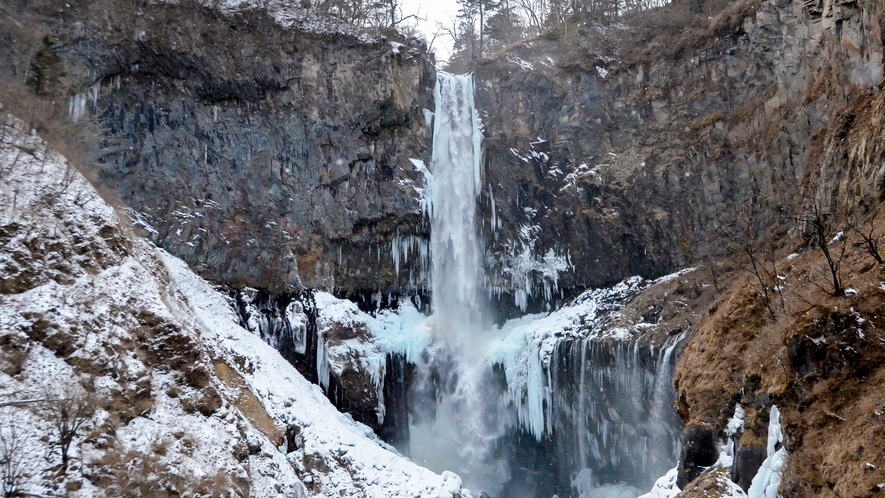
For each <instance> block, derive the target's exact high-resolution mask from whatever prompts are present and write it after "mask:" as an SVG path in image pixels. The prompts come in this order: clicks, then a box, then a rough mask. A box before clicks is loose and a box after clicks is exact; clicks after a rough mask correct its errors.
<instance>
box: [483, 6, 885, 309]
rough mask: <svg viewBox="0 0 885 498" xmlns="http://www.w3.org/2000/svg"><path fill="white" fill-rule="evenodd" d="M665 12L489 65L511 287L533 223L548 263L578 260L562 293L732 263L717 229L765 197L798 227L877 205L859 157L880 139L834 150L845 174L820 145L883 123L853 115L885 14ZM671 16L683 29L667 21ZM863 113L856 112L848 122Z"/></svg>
mask: <svg viewBox="0 0 885 498" xmlns="http://www.w3.org/2000/svg"><path fill="white" fill-rule="evenodd" d="M668 9H669V10H668ZM680 9H681V10H680ZM664 12H666V13H663V12H662V13H653V14H652V13H650V14H649V15H648V16H647V17H641V16H640V17H639V18H628V19H626V20H624V22H623V24H620V25H612V26H584V27H578V28H577V29H578V34H577V35H575V34H572V35H571V36H566V35H565V34H564V33H560V32H551V33H549V34H547V35H545V36H541V37H539V38H536V39H532V40H529V41H526V42H524V43H522V44H520V45H518V46H516V47H513V48H510V49H508V50H505V51H502V52H501V53H500V54H497V55H495V56H493V57H492V58H490V59H487V60H485V61H483V62H481V63H480V64H479V65H478V66H477V67H476V72H477V77H478V79H479V81H480V82H481V88H479V89H478V90H477V106H478V107H479V108H480V109H482V110H483V121H484V124H485V131H486V136H487V139H486V141H485V148H486V152H485V162H484V172H485V181H486V183H487V184H488V188H487V189H485V190H484V197H483V208H484V210H485V215H484V219H485V220H486V221H485V225H484V230H486V233H489V232H492V233H493V236H487V241H488V242H487V245H488V249H489V252H490V254H489V258H490V261H489V265H488V266H489V267H490V268H491V269H492V271H493V273H494V271H498V272H499V273H501V275H502V276H503V278H504V279H505V280H506V279H507V277H508V272H507V271H506V270H505V269H506V268H507V267H508V264H509V263H508V254H509V253H510V252H512V249H511V247H512V246H513V245H516V246H519V245H520V243H521V241H522V240H523V239H525V237H524V236H523V234H522V232H521V227H524V226H538V227H539V229H538V230H537V232H536V234H535V236H534V237H535V239H536V242H534V254H536V255H537V256H538V257H539V258H540V257H542V255H544V254H545V253H547V251H548V250H551V249H553V250H556V251H557V252H560V253H564V254H569V255H570V261H571V263H572V265H573V266H572V267H571V269H570V271H569V272H564V273H563V274H562V275H561V276H560V281H559V282H558V284H559V286H560V287H565V288H569V287H572V286H576V287H578V288H583V287H585V286H599V285H604V284H611V283H613V282H616V281H619V280H621V279H623V278H625V277H627V276H630V275H636V274H638V275H643V276H656V275H661V274H664V273H667V272H668V271H672V270H673V269H675V268H678V267H682V266H686V265H687V264H688V263H690V262H691V261H697V260H698V259H699V258H702V257H706V256H710V255H712V256H717V255H719V256H721V255H722V244H723V241H722V240H721V238H720V236H719V233H718V231H717V228H718V227H720V226H723V225H728V224H729V223H731V222H732V221H733V220H734V217H735V215H736V211H737V210H738V208H740V207H742V206H745V205H746V204H748V203H758V204H763V203H762V200H764V207H763V208H761V209H762V210H764V211H767V212H768V213H769V214H770V216H772V218H773V219H775V220H776V222H777V223H778V224H780V225H782V226H785V227H789V226H790V225H791V218H790V217H791V216H792V215H794V214H795V209H796V208H797V207H798V206H801V205H803V203H807V202H808V201H810V200H812V199H814V198H821V199H823V200H824V201H825V205H826V207H827V208H828V209H829V207H830V202H831V201H833V202H837V201H839V200H838V199H839V197H838V193H843V194H851V195H857V194H862V193H864V192H866V193H876V192H878V189H879V185H880V184H881V183H882V179H881V173H880V172H879V171H878V170H877V169H876V168H875V167H874V166H873V165H874V164H877V163H876V162H875V161H872V162H870V160H869V159H870V158H869V157H867V158H866V159H863V160H861V159H860V156H861V155H864V154H862V153H861V149H859V147H863V145H861V143H865V144H872V141H871V140H872V136H873V135H870V136H869V137H868V138H867V139H866V140H865V141H864V142H861V141H860V140H857V141H856V142H855V145H853V146H852V147H854V149H853V151H854V152H853V153H852V154H853V155H852V156H851V157H852V158H854V159H852V160H851V161H849V162H848V163H843V162H840V160H839V159H838V158H840V157H843V156H841V155H840V151H841V149H839V150H835V149H833V150H832V151H831V152H830V153H829V156H830V157H836V158H837V163H838V164H837V165H824V164H822V162H821V158H823V157H824V155H825V154H823V153H819V150H820V149H817V148H815V147H817V145H816V144H818V143H819V142H820V140H819V139H817V138H815V137H817V136H818V134H820V133H822V131H823V130H825V129H827V127H828V126H830V124H831V122H832V123H833V124H834V125H836V129H838V128H839V125H838V123H839V122H842V123H845V122H846V121H845V120H846V119H848V120H850V119H853V116H854V115H858V116H859V117H858V119H863V120H866V121H872V118H871V116H872V114H871V112H872V111H862V109H869V108H870V106H871V104H861V103H860V102H855V101H856V100H857V99H860V101H862V102H868V101H869V99H870V97H869V96H870V95H871V94H875V92H876V87H877V85H879V84H880V83H881V81H882V53H883V51H882V39H881V29H882V13H881V7H880V6H879V5H877V4H876V3H875V2H859V3H855V2H820V3H818V4H809V3H807V2H801V1H793V2H774V1H766V2H753V1H748V2H737V3H735V4H733V5H731V6H729V7H728V8H727V9H726V10H725V11H723V12H722V13H721V14H719V15H718V16H717V17H715V18H714V19H712V20H711V21H708V20H707V19H706V18H702V17H701V16H697V17H696V18H692V17H691V14H690V13H689V12H688V10H687V7H685V6H684V5H682V4H674V5H672V6H670V7H667V8H666V9H665V11H664ZM670 15H672V16H674V18H678V17H676V16H683V17H682V19H683V20H682V24H680V23H679V22H677V21H674V23H675V25H674V26H671V27H669V28H668V26H667V25H666V23H662V22H661V21H660V19H661V18H662V16H663V17H666V16H670ZM691 19H695V20H696V21H697V22H698V23H699V24H698V25H699V26H700V27H696V26H692V25H691V23H692V22H694V21H691ZM708 22H709V23H710V26H709V28H706V27H704V24H706V23H708ZM657 24H664V26H663V27H660V28H659V27H657ZM677 25H678V26H677ZM571 29H573V30H574V29H575V28H574V27H572V28H571ZM877 99H878V97H877ZM848 103H853V107H854V108H855V109H856V111H852V112H847V111H846V113H843V114H840V109H843V108H844V107H845V106H846V104H848ZM834 119H835V121H833V120H834ZM836 129H834V131H833V132H832V133H831V134H832V135H833V139H832V140H831V142H832V143H834V144H838V143H840V142H839V137H840V136H844V134H843V135H839V133H838V132H837V131H836ZM858 138H860V137H858ZM869 147H870V146H867V148H866V149H865V151H866V153H865V155H866V156H872V157H878V156H877V154H881V152H879V149H878V148H873V149H870V148H869ZM841 152H843V153H844V154H845V156H846V157H847V156H848V155H849V151H848V150H845V151H841ZM852 161H853V162H852ZM824 162H826V161H824ZM830 162H832V161H830ZM864 165H865V166H864ZM842 166H845V167H842ZM849 166H850V167H849ZM809 178H817V179H819V180H820V181H819V182H811V183H810V184H809V182H808V179H809ZM803 180H805V181H803ZM834 196H835V197H834ZM843 197H844V196H843ZM492 198H494V202H492ZM492 206H494V213H493V212H492ZM491 220H495V225H496V227H494V228H496V229H493V230H489V229H488V227H489V223H490V221H491ZM534 276H535V279H536V281H539V280H541V272H535V275H534ZM504 288H505V289H506V288H507V286H506V285H505V286H504ZM539 294H542V293H536V296H537V295H539Z"/></svg>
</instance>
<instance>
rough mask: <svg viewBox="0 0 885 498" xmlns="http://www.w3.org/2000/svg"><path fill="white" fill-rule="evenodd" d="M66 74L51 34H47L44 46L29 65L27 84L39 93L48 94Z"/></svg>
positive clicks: (44, 38)
mask: <svg viewBox="0 0 885 498" xmlns="http://www.w3.org/2000/svg"><path fill="white" fill-rule="evenodd" d="M64 75H65V72H64V70H63V69H62V64H61V59H59V57H58V55H56V53H55V51H54V50H53V43H52V40H51V39H50V38H49V35H46V36H44V37H43V46H41V47H40V50H38V51H37V53H36V54H35V55H34V58H33V59H32V60H31V64H30V65H29V66H28V77H27V79H26V80H25V84H26V85H28V86H29V87H31V89H32V90H34V93H36V94H37V95H48V94H50V93H51V92H52V90H53V89H54V88H56V87H57V86H58V84H59V80H60V79H61V78H62V77H63V76H64Z"/></svg>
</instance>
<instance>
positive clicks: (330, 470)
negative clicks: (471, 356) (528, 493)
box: [158, 250, 468, 498]
mask: <svg viewBox="0 0 885 498" xmlns="http://www.w3.org/2000/svg"><path fill="white" fill-rule="evenodd" d="M158 251H159V253H160V256H161V258H162V259H163V261H164V262H165V264H166V266H167V268H168V269H169V273H170V275H171V276H172V279H173V283H174V286H175V288H176V289H177V290H179V291H180V292H181V294H182V295H183V296H184V298H185V299H186V300H187V302H188V303H189V305H190V307H191V309H192V310H193V313H194V316H195V317H196V318H197V320H198V321H199V322H200V324H201V325H202V327H201V328H202V329H203V339H204V342H206V343H207V344H214V345H215V353H216V354H217V355H218V356H219V357H222V358H225V359H226V360H227V361H228V362H229V364H230V365H243V367H238V368H237V370H238V372H239V373H240V375H241V376H242V377H243V378H244V379H245V381H246V383H247V385H248V387H249V390H250V391H252V392H253V393H254V394H255V395H256V396H257V397H258V398H259V400H261V402H262V405H263V406H264V408H265V409H266V410H267V412H268V414H269V415H270V416H271V417H272V418H273V419H274V422H275V423H276V425H277V426H279V427H283V428H291V427H295V428H297V430H296V431H297V434H298V445H297V446H298V448H297V449H296V450H295V451H293V452H291V453H289V454H288V455H287V460H288V461H289V462H290V463H292V464H293V465H295V466H296V467H297V468H298V469H299V472H300V474H301V475H304V474H308V475H310V476H312V477H313V479H314V482H315V483H316V485H317V486H318V488H319V489H320V490H322V492H323V493H325V494H328V495H341V496H367V497H388V496H421V497H434V498H435V497H451V496H457V494H458V493H460V494H461V496H468V493H467V492H466V490H461V489H460V485H458V486H455V484H454V483H455V482H456V481H455V480H454V478H453V477H452V476H451V475H448V476H446V477H445V478H444V477H442V476H439V475H437V474H434V473H433V472H431V471H429V470H427V469H425V468H422V467H419V466H417V465H415V464H413V463H411V462H409V461H408V460H406V459H404V458H402V457H401V456H399V455H396V454H394V453H393V452H391V451H389V450H388V449H385V448H383V447H382V446H381V444H383V443H380V441H379V440H377V438H376V437H375V436H374V435H373V433H372V431H371V429H369V428H368V427H366V426H365V425H362V424H359V423H357V422H354V421H353V420H352V419H350V418H349V417H347V416H346V415H342V414H341V413H339V412H338V411H337V410H336V409H335V408H334V407H333V406H332V404H331V403H330V402H329V401H328V399H326V397H325V395H324V394H323V392H322V391H321V390H320V388H319V387H318V386H316V385H314V384H311V383H309V382H308V381H307V380H305V379H304V378H303V377H302V376H301V375H300V374H299V373H298V372H297V371H296V370H295V369H294V367H292V366H291V365H290V364H289V363H288V362H286V361H285V360H284V359H283V358H282V357H281V356H280V355H279V354H278V353H277V352H276V351H275V350H273V348H271V347H270V346H269V345H267V344H265V343H264V342H263V341H261V339H260V338H258V337H257V336H255V335H253V334H251V333H249V332H248V331H246V330H244V329H243V328H241V327H240V326H239V325H237V317H236V315H235V314H234V311H233V310H232V309H231V307H230V306H229V305H228V303H227V302H226V301H225V299H224V297H223V296H222V295H221V294H219V293H218V292H216V291H215V290H214V289H212V287H211V286H210V285H209V284H208V283H206V282H205V281H203V280H202V279H201V278H199V277H197V276H196V275H195V274H193V273H192V272H191V271H190V270H189V269H188V268H187V266H186V265H185V264H184V263H183V262H182V261H180V260H178V259H176V258H174V257H172V256H171V255H169V254H168V253H166V252H164V251H162V250H158ZM317 302H318V304H317V305H318V307H320V306H321V305H320V303H322V307H323V309H325V310H327V313H328V319H336V320H342V321H346V320H354V319H357V318H360V319H365V318H366V317H368V315H365V314H361V312H359V310H358V309H355V308H356V305H354V304H353V303H349V304H348V302H346V301H342V300H335V299H334V297H331V296H330V295H319V296H318V297H317ZM351 306H352V307H351ZM369 318H371V317H369ZM289 432H292V431H291V430H290V431H289ZM317 461H322V462H323V465H322V466H313V467H312V465H315V462H317ZM317 467H327V471H321V470H319V469H318V468H317Z"/></svg>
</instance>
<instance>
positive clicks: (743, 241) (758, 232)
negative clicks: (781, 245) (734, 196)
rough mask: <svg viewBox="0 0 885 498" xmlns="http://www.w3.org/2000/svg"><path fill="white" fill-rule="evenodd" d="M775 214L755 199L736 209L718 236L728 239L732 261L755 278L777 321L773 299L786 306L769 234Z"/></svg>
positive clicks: (772, 239)
mask: <svg viewBox="0 0 885 498" xmlns="http://www.w3.org/2000/svg"><path fill="white" fill-rule="evenodd" d="M772 211H773V210H772V209H771V208H770V207H768V206H765V205H762V204H760V203H759V202H757V201H756V200H755V199H754V200H752V201H750V202H748V203H746V204H744V205H742V206H740V207H735V209H734V210H733V212H734V213H735V217H734V220H733V222H732V223H730V224H728V225H724V226H720V227H719V234H720V236H722V237H723V238H724V239H725V240H726V244H727V246H726V251H727V252H728V253H729V255H730V259H731V260H732V261H734V262H735V264H737V266H739V267H740V268H741V269H742V270H744V271H746V272H747V273H749V274H750V275H752V277H753V280H754V282H755V283H754V284H753V287H754V288H755V289H756V292H757V294H758V295H759V296H760V297H761V298H762V302H763V304H764V305H765V308H766V309H767V310H768V314H769V316H770V317H771V318H772V319H774V318H775V316H776V315H775V311H774V306H773V304H774V298H775V297H778V298H779V302H780V305H781V307H785V306H786V303H785V302H784V296H783V293H782V292H781V285H780V283H779V279H778V273H777V248H776V246H775V243H774V237H773V236H772V234H771V233H770V231H771V228H772V227H773V226H775V223H774V219H773V215H772V214H771V213H772Z"/></svg>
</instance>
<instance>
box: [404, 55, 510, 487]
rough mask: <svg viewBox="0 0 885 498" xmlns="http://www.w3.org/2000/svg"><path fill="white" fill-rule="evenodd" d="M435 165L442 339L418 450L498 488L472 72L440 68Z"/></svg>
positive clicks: (426, 376) (437, 465)
mask: <svg viewBox="0 0 885 498" xmlns="http://www.w3.org/2000/svg"><path fill="white" fill-rule="evenodd" d="M434 96H435V99H436V114H435V116H434V126H433V158H432V161H431V165H430V170H431V171H430V173H431V175H432V179H431V182H429V183H430V185H429V187H430V209H429V213H430V216H431V220H430V227H431V231H430V252H431V256H432V269H431V288H432V291H433V294H432V295H433V302H432V307H433V315H432V318H431V321H432V324H433V325H432V326H433V330H434V335H435V337H436V338H437V342H436V343H434V344H433V345H431V347H429V348H427V349H426V350H425V351H424V353H423V354H422V355H421V358H420V360H419V361H418V364H417V371H416V374H415V382H414V385H413V386H412V395H411V398H412V399H413V400H414V401H413V402H412V409H413V411H415V413H414V414H413V424H412V425H411V426H410V432H411V437H410V441H411V444H410V454H411V456H412V458H413V459H414V460H415V461H416V462H418V463H419V464H422V465H426V466H428V467H430V468H431V469H432V470H435V471H438V472H442V471H445V470H451V471H454V472H456V473H457V474H459V475H460V476H461V477H462V478H463V479H464V482H465V483H466V485H467V486H468V487H471V488H473V489H482V490H485V491H487V492H490V493H492V494H496V493H497V492H498V491H500V489H501V486H502V485H503V483H504V482H505V481H506V479H507V477H508V472H507V468H506V464H505V463H504V460H503V458H501V457H500V456H496V455H495V453H494V449H495V444H496V442H497V441H498V440H500V439H501V438H502V437H503V436H504V434H505V431H506V428H507V427H508V426H509V419H508V417H509V414H507V413H506V412H503V413H502V412H501V410H500V409H499V408H500V407H499V405H498V402H497V399H498V394H497V390H496V388H495V387H494V386H495V384H494V382H493V373H492V369H491V368H489V363H488V361H487V360H486V357H485V355H486V351H487V350H488V342H489V339H490V334H489V329H488V327H487V326H485V325H486V324H484V323H483V319H484V317H485V316H487V315H488V314H487V313H484V306H483V303H484V297H485V296H484V293H482V292H481V286H482V282H483V278H482V276H483V272H482V244H481V241H480V238H479V234H478V232H477V228H478V225H477V197H478V196H479V194H480V192H481V184H480V170H479V165H480V156H481V150H480V147H481V139H482V131H481V126H480V123H479V118H478V116H477V112H476V109H475V108H474V103H473V77H472V76H471V75H462V76H455V75H450V74H446V73H442V72H440V73H437V81H436V88H435V89H434Z"/></svg>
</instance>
